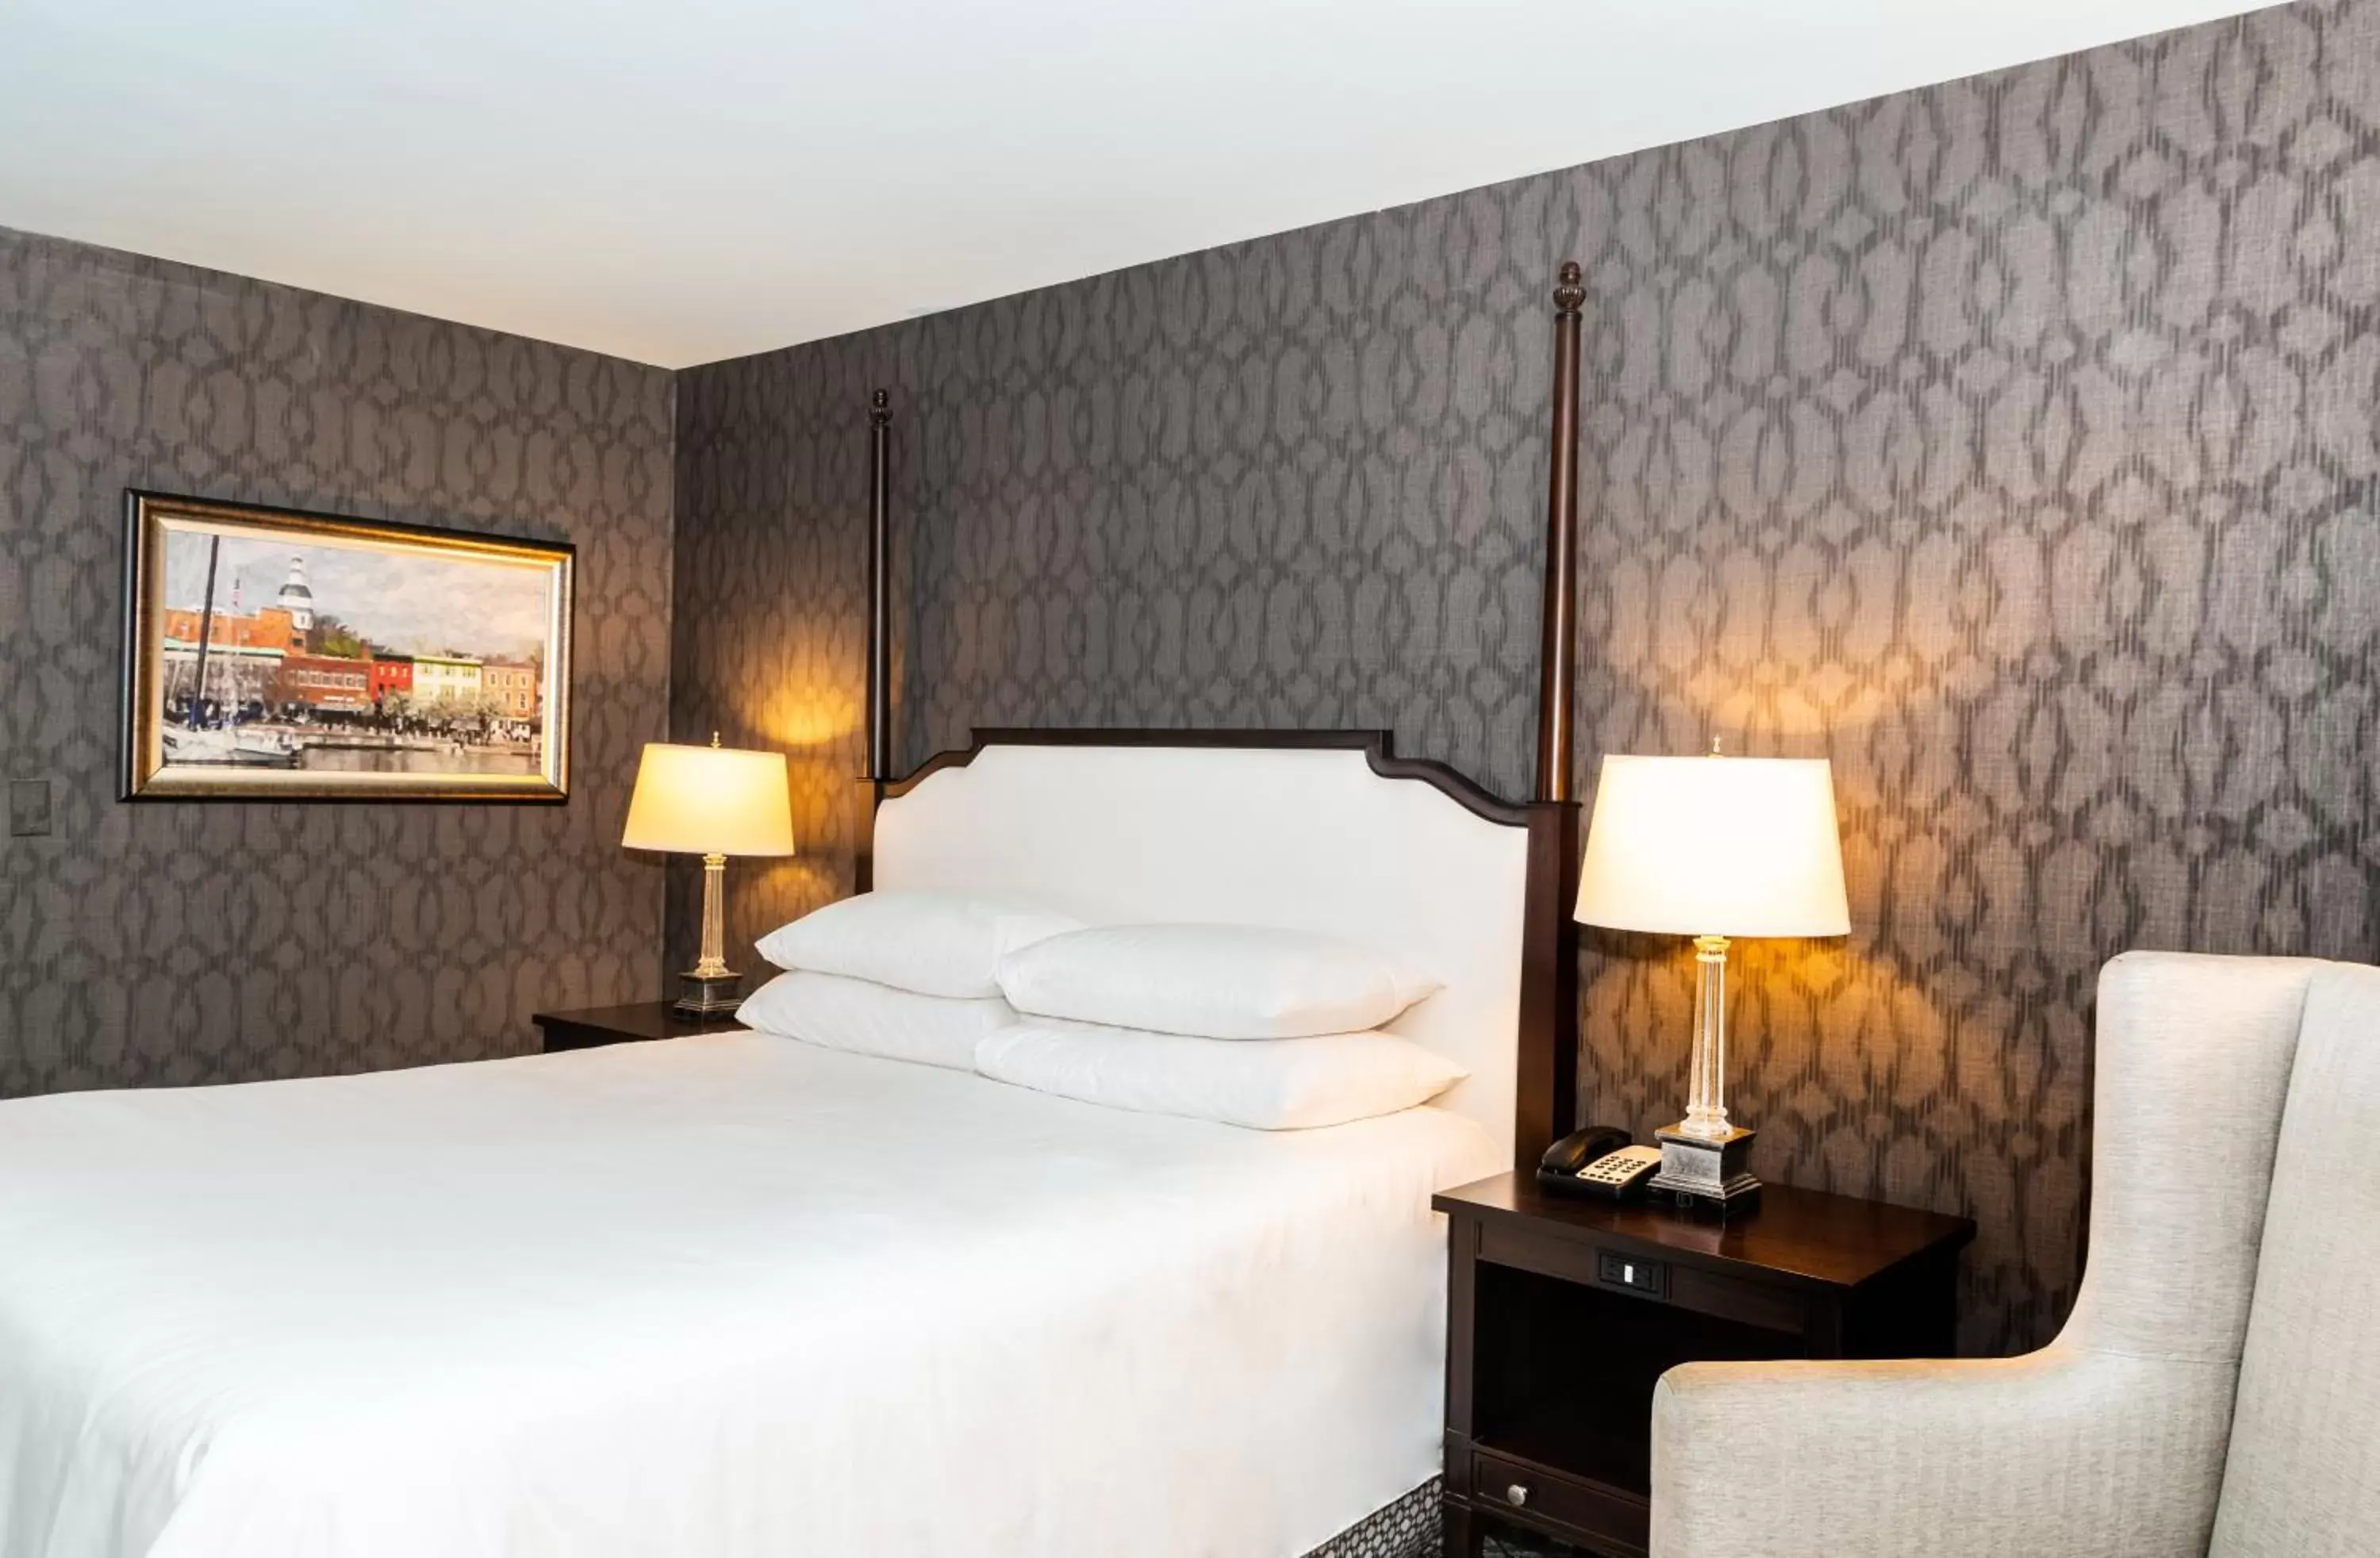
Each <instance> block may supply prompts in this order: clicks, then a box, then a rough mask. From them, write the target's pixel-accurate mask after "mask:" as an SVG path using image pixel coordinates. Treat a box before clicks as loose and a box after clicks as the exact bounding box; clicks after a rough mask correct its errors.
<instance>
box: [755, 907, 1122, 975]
mask: <svg viewBox="0 0 2380 1558" xmlns="http://www.w3.org/2000/svg"><path fill="white" fill-rule="evenodd" d="M1081 924H1082V921H1081V920H1079V919H1067V918H1066V917H1065V916H1064V915H1062V914H1051V913H1050V912H1049V911H1048V910H1046V909H1041V908H1037V907H1034V906H1033V905H1031V904H1026V903H1018V902H1016V901H1014V900H1013V899H1007V898H991V897H978V896H976V895H971V894H965V893H862V894H860V895H858V896H857V897H856V898H844V899H842V900H840V901H838V902H835V903H832V904H829V905H827V906H826V907H824V908H821V909H817V910H814V911H812V912H811V913H808V914H806V915H804V916H802V917H801V918H800V919H796V920H795V921H794V922H793V923H792V924H790V925H781V926H779V927H778V928H777V929H775V930H774V931H770V932H769V933H768V934H767V935H765V936H763V937H761V938H760V942H759V951H760V955H761V956H763V957H765V958H767V959H768V960H769V961H770V962H771V963H773V964H775V965H776V966H777V967H778V968H804V969H807V970H808V971H809V972H811V973H815V974H841V975H843V976H844V977H845V978H846V979H855V980H875V981H876V982H877V983H878V984H889V985H891V986H892V987H893V988H894V989H895V990H911V991H915V992H917V993H918V994H920V995H950V996H958V997H982V996H988V995H997V994H999V993H1000V959H1001V956H1002V954H1004V953H1008V952H1012V951H1014V950H1015V949H1016V948H1018V947H1021V946H1025V945H1027V944H1028V943H1033V942H1038V941H1039V940H1041V939H1042V938H1043V937H1044V936H1054V935H1056V934H1058V933H1059V932H1060V931H1072V930H1075V929H1076V928H1077V927H1079V926H1080V925H1081Z"/></svg>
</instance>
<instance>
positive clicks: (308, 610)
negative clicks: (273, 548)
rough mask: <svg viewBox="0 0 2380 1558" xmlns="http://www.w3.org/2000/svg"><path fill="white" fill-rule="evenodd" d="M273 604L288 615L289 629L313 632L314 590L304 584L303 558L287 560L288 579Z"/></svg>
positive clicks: (304, 569)
mask: <svg viewBox="0 0 2380 1558" xmlns="http://www.w3.org/2000/svg"><path fill="white" fill-rule="evenodd" d="M276 604H278V605H279V606H280V607H281V609H282V610H283V611H285V612H287V613H288V614H289V626H290V627H294V628H296V629H297V631H298V632H300V633H306V632H310V631H312V630H313V627H314V590H313V587H312V586H311V585H309V584H308V583H307V582H306V559H305V558H304V557H302V556H301V557H292V558H290V559H289V578H288V580H287V582H285V583H284V584H283V585H282V586H281V593H280V595H279V596H278V597H277V599H276Z"/></svg>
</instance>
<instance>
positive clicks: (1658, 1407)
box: [1652, 1346, 2234, 1558]
mask: <svg viewBox="0 0 2380 1558" xmlns="http://www.w3.org/2000/svg"><path fill="white" fill-rule="evenodd" d="M2210 1370H2212V1371H2215V1372H2216V1373H2219V1374H2221V1375H2223V1376H2224V1377H2225V1378H2223V1379H2216V1378H2213V1377H2212V1376H2211V1375H2210V1373H2209V1371H2210ZM2232 1372H2234V1370H2233V1369H2231V1367H2230V1366H2229V1365H2228V1364H2221V1363H2205V1362H2201V1361H2195V1360H2175V1359H2163V1358H2136V1357H2126V1356H2123V1355H2119V1354H2107V1353H2093V1352H2083V1351H2081V1350H2079V1349H2074V1348H2070V1347H2064V1346H2052V1347H2050V1348H2049V1349H2047V1350H2046V1351H2043V1352H2038V1353H2034V1354H2031V1355H2029V1356H2027V1357H2015V1358H2002V1359H1991V1360H1964V1361H1950V1362H1943V1361H1919V1362H1893V1363H1810V1362H1791V1363H1696V1364H1688V1365H1686V1366H1685V1367H1683V1368H1681V1369H1671V1370H1670V1372H1669V1373H1668V1374H1666V1375H1664V1376H1663V1377H1662V1379H1661V1382H1660V1384H1659V1385H1658V1387H1656V1389H1655V1391H1654V1394H1653V1536H1652V1554H1653V1558H1911V1555H1913V1554H1917V1553H1924V1554H1926V1555H1927V1558H2127V1555H2131V1554H2141V1553H2160V1554H2161V1553H2184V1552H2191V1553H2194V1552H2204V1551H2205V1547H2206V1541H2207V1537H2208V1533H2209V1532H2210V1530H2211V1529H2212V1528H2213V1524H2214V1517H2215V1502H2216V1493H2217V1492H2218V1491H2219V1490H2220V1487H2221V1483H2222V1470H2223V1455H2224V1446H2225V1440H2226V1436H2227V1434H2228V1429H2229V1418H2230V1407H2229V1404H2230V1400H2231V1389H2230V1386H2229V1383H2228V1376H2229V1375H2230V1374H2231V1373H2232ZM2177 1385H2180V1386H2181V1387H2182V1388H2179V1389H2178V1388H2176V1386H2177ZM2193 1387H2194V1388H2193Z"/></svg>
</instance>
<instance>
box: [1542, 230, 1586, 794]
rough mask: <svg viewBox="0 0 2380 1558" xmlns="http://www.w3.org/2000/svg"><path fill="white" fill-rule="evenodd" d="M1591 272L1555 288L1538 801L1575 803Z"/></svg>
mask: <svg viewBox="0 0 2380 1558" xmlns="http://www.w3.org/2000/svg"><path fill="white" fill-rule="evenodd" d="M1585 302H1586V285H1585V272H1583V271H1581V270H1580V269H1579V267H1578V262H1577V261H1575V260H1565V261H1563V262H1562V267H1561V279H1560V285H1559V286H1556V287H1555V288H1554V431H1553V459H1552V470H1551V474H1550V476H1549V478H1548V483H1547V504H1546V508H1547V514H1546V603H1545V613H1544V615H1543V617H1542V619H1541V622H1540V627H1541V629H1542V631H1543V634H1544V639H1543V642H1542V644H1541V646H1540V648H1539V651H1538V671H1537V799H1539V800H1568V799H1570V798H1571V704H1572V687H1571V681H1572V676H1573V672H1574V669H1575V662H1576V660H1577V643H1578V318H1579V310H1580V309H1581V307H1582V306H1584V305H1585Z"/></svg>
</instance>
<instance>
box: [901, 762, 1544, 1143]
mask: <svg viewBox="0 0 2380 1558" xmlns="http://www.w3.org/2000/svg"><path fill="white" fill-rule="evenodd" d="M1157 739H1160V738H1157V737H1150V736H1135V738H1134V740H1135V744H1132V745H1115V746H1110V745H1097V744H1088V743H1087V741H1086V740H1084V739H1081V738H1076V739H1072V740H1058V739H1054V738H1053V737H1052V736H1050V735H1048V734H1028V733H1015V734H1014V737H1013V739H1012V740H1010V741H1002V739H1001V733H987V734H986V735H985V736H984V737H983V738H982V745H981V746H980V747H979V748H978V749H976V750H975V751H974V752H973V753H972V754H971V755H969V754H958V755H954V756H953V757H951V758H949V759H945V760H941V761H938V762H937V763H935V764H930V765H929V767H928V768H927V769H926V770H925V771H923V776H922V777H920V778H918V779H917V780H915V781H914V782H912V783H910V784H909V785H905V786H904V787H902V788H901V790H900V793H898V794H895V795H893V796H892V797H890V798H888V799H886V800H885V801H884V802H883V804H882V805H881V806H880V808H879V809H878V810H877V813H876V826H875V866H874V870H875V884H876V885H877V886H879V887H886V888H919V887H927V888H943V889H961V890H977V891H984V890H998V891H1003V892H1010V893H1015V894H1019V895H1025V896H1028V897H1032V898H1035V899H1038V900H1040V901H1042V902H1045V903H1047V904H1049V905H1050V906H1051V907H1055V908H1059V909H1062V910H1064V911H1066V912H1067V913H1070V914H1073V915H1075V916H1076V917H1077V918H1080V919H1085V920H1088V921H1090V922H1092V923H1094V924H1099V923H1115V922H1120V921H1160V920H1171V921H1205V922H1226V923H1241V924H1256V925H1281V926H1288V927H1292V928H1294V929H1299V930H1308V931H1323V932H1327V933H1329V934H1331V935H1335V936H1340V937H1342V938H1344V939H1347V940H1350V941H1354V942H1358V943H1366V944H1368V945H1372V946H1377V947H1379V948H1382V949H1383V950H1386V951H1390V952H1394V953H1397V954H1399V955H1402V956H1403V957H1406V958H1410V959H1412V960H1413V961H1414V962H1415V963H1416V964H1419V965H1421V966H1422V967H1425V968H1428V969H1429V970H1430V971H1431V972H1433V973H1434V974H1435V975H1436V976H1437V977H1438V978H1439V979H1441V980H1444V981H1445V988H1444V989H1443V990H1441V991H1439V992H1438V993H1437V994H1436V995H1433V996H1431V997H1430V998H1429V999H1428V1000H1427V1001H1425V1002H1423V1003H1421V1004H1419V1005H1417V1006H1415V1007H1414V1008H1413V1009H1412V1010H1411V1011H1409V1012H1407V1013H1406V1014H1405V1015H1404V1016H1403V1017H1401V1018H1399V1019H1398V1021H1397V1022H1396V1024H1395V1025H1394V1027H1395V1030H1396V1031H1397V1032H1399V1033H1402V1034H1403V1035H1405V1036H1406V1037H1407V1038H1410V1039H1413V1040H1414V1041H1416V1042H1419V1043H1422V1044H1426V1045H1427V1046H1429V1047H1430V1048H1431V1049H1433V1050H1436V1051H1438V1052H1439V1053H1442V1054H1445V1055H1447V1056H1449V1057H1450V1058H1451V1059H1453V1060H1454V1061H1455V1062H1457V1063H1458V1064H1460V1065H1463V1066H1464V1067H1465V1068H1466V1069H1468V1070H1469V1072H1470V1073H1471V1075H1470V1077H1469V1079H1468V1080H1466V1081H1464V1082H1463V1083H1461V1084H1459V1085H1458V1086H1457V1087H1456V1088H1455V1089H1453V1090H1452V1091H1451V1092H1450V1093H1448V1094H1447V1095H1446V1096H1445V1097H1444V1098H1442V1099H1441V1100H1440V1101H1439V1102H1440V1103H1441V1105H1443V1106H1444V1107H1448V1108H1451V1109H1453V1110H1456V1111H1458V1112H1460V1113H1461V1114H1465V1115H1467V1116H1469V1117H1470V1118H1472V1119H1475V1120H1476V1121H1478V1122H1479V1124H1480V1125H1482V1126H1485V1127H1487V1128H1488V1131H1490V1132H1491V1133H1492V1134H1493V1135H1494V1137H1495V1138H1496V1140H1497V1141H1498V1142H1499V1143H1500V1146H1501V1147H1502V1149H1503V1150H1506V1151H1507V1152H1509V1151H1510V1150H1511V1148H1512V1139H1513V1129H1514V1124H1513V1095H1514V1088H1515V1075H1516V1064H1517V1049H1518V1034H1519V1029H1520V1000H1521V967H1522V952H1523V949H1522V933H1523V920H1524V883H1525V881H1526V877H1527V867H1528V829H1527V827H1526V826H1525V825H1524V823H1523V822H1521V821H1520V820H1519V819H1518V817H1517V815H1514V814H1515V813H1517V809H1513V808H1506V807H1503V806H1502V805H1501V803H1499V802H1495V801H1494V800H1492V798H1490V797H1486V796H1485V795H1484V794H1482V793H1481V792H1478V791H1476V790H1475V789H1474V788H1472V787H1471V786H1468V785H1464V784H1463V782H1462V781H1460V780H1459V779H1457V778H1456V777H1455V776H1454V775H1452V774H1451V773H1448V772H1446V771H1444V770H1437V769H1433V768H1431V767H1430V765H1427V764H1416V763H1403V764H1400V763H1396V762H1394V761H1393V760H1391V761H1388V762H1385V763H1381V764H1380V769H1381V770H1386V772H1382V771H1378V770H1376V768H1375V763H1376V761H1378V758H1379V757H1380V756H1381V748H1380V746H1379V745H1378V744H1377V743H1375V744H1374V746H1373V747H1372V748H1371V749H1369V750H1366V749H1365V747H1363V746H1362V745H1360V744H1350V741H1349V740H1347V739H1342V740H1341V742H1340V744H1339V745H1338V746H1336V747H1335V748H1330V747H1320V748H1313V749H1287V748H1283V747H1281V746H1278V745H1261V746H1259V745H1247V746H1234V745H1220V744H1216V743H1217V742H1218V741H1219V740H1227V739H1229V738H1228V737H1223V738H1219V737H1203V736H1202V737H1196V738H1195V739H1197V740H1198V741H1199V742H1200V743H1201V744H1199V745H1185V746H1166V745H1155V744H1149V743H1151V742H1152V741H1154V740H1157ZM1247 739H1249V740H1256V739H1258V738H1257V737H1248V738H1247ZM1318 739H1330V738H1327V737H1326V738H1318ZM1353 739H1354V740H1355V741H1356V742H1358V743H1359V742H1360V738H1353ZM1498 811H1502V812H1504V813H1506V814H1507V815H1506V816H1504V817H1503V818H1501V819H1500V818H1499V817H1498V816H1497V815H1496V813H1497V812H1498Z"/></svg>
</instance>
